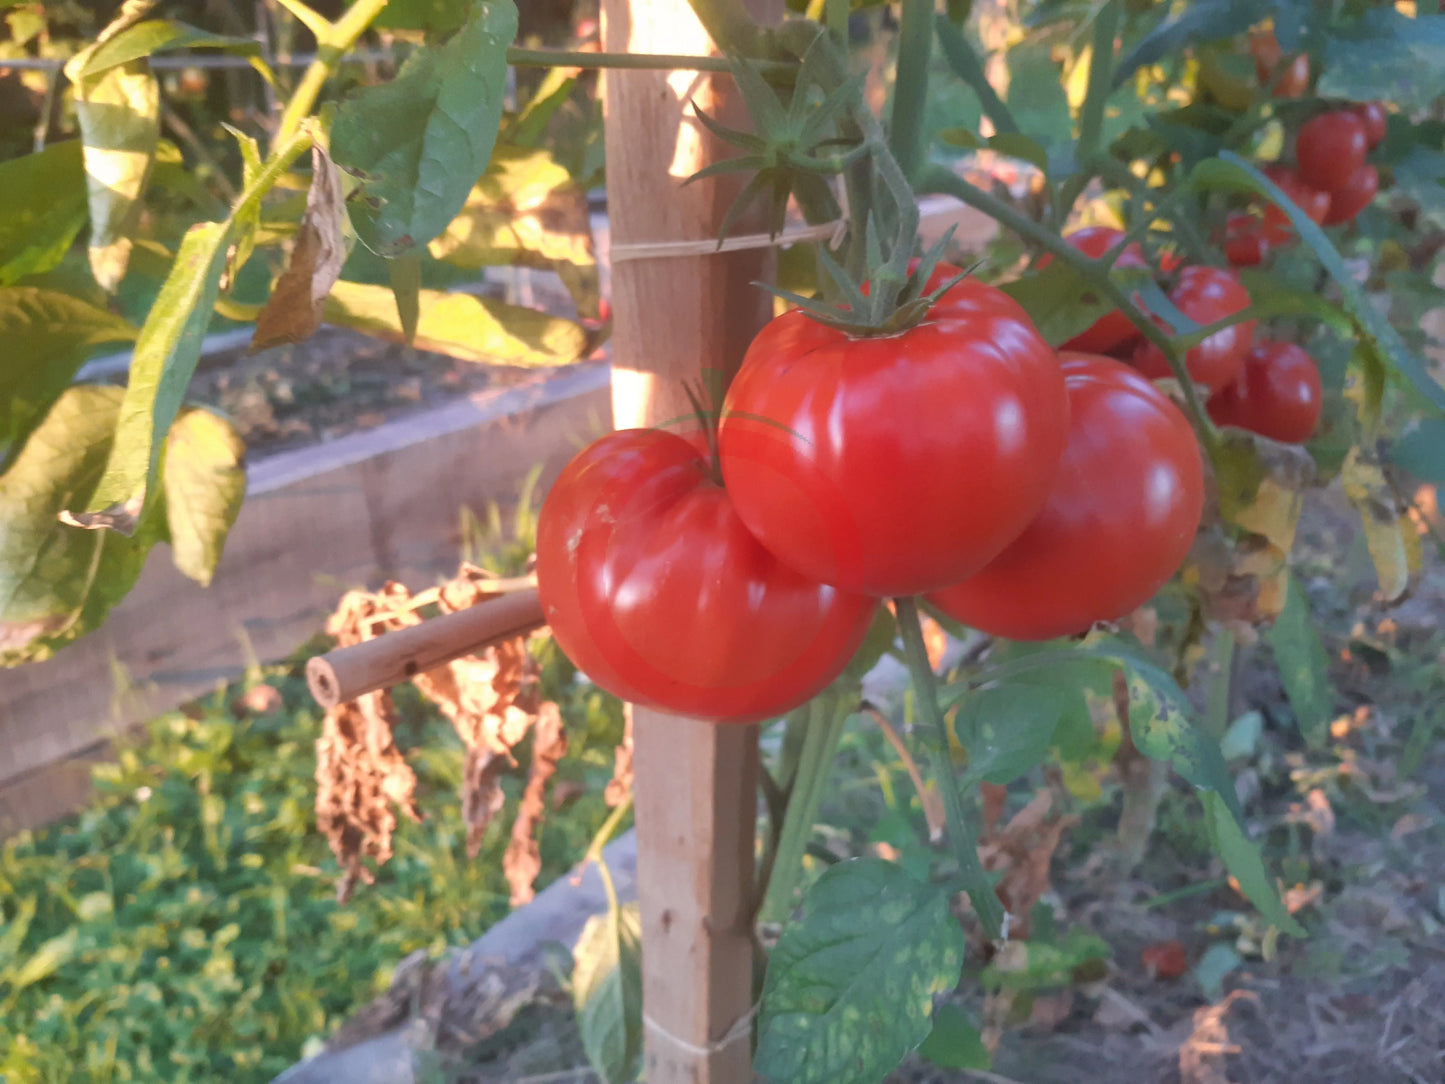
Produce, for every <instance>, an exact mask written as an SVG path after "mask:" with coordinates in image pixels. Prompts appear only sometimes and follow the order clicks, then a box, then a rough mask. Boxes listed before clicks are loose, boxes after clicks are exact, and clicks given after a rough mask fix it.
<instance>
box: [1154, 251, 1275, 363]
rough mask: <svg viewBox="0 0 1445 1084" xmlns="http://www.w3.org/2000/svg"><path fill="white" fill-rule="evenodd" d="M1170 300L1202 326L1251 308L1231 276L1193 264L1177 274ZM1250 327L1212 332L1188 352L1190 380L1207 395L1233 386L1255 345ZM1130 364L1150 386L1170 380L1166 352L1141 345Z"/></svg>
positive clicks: (1236, 326)
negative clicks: (1251, 346) (1152, 381)
mask: <svg viewBox="0 0 1445 1084" xmlns="http://www.w3.org/2000/svg"><path fill="white" fill-rule="evenodd" d="M1169 299H1170V300H1171V301H1173V302H1174V305H1175V307H1176V308H1178V309H1179V311H1180V312H1182V313H1183V314H1184V315H1185V316H1188V317H1189V318H1190V319H1191V320H1193V321H1194V322H1195V323H1196V324H1199V325H1201V326H1203V325H1206V324H1212V323H1214V322H1215V321H1216V320H1222V319H1224V318H1225V317H1226V316H1229V315H1231V314H1233V313H1236V312H1239V311H1240V310H1241V309H1245V308H1248V307H1249V293H1248V291H1246V290H1245V288H1244V287H1243V286H1241V285H1240V283H1239V279H1238V278H1237V277H1236V276H1235V275H1234V273H1233V272H1231V271H1225V270H1222V269H1221V268H1218V267H1205V266H1202V265H1197V264H1196V265H1193V266H1190V267H1186V268H1185V269H1184V270H1183V271H1182V272H1181V273H1180V275H1179V282H1178V284H1177V285H1176V286H1175V287H1174V289H1173V290H1171V291H1170V292H1169ZM1254 324H1255V322H1254V321H1253V320H1245V321H1242V322H1241V323H1238V324H1234V325H1231V326H1230V327H1227V328H1225V329H1224V330H1223V331H1216V332H1215V333H1214V334H1213V335H1211V336H1209V338H1207V339H1205V340H1204V341H1203V342H1202V343H1200V344H1199V345H1198V346H1196V347H1194V348H1193V349H1192V350H1190V351H1189V353H1188V354H1186V355H1185V358H1184V364H1185V367H1186V368H1187V369H1188V371H1189V375H1190V377H1191V378H1192V379H1193V380H1194V381H1195V382H1196V383H1199V384H1203V385H1204V386H1205V387H1207V388H1209V390H1210V391H1218V390H1219V389H1220V388H1222V387H1224V385H1226V384H1228V383H1229V382H1230V381H1231V380H1233V379H1234V378H1235V377H1236V376H1237V375H1238V374H1239V370H1240V369H1241V368H1242V367H1243V366H1244V356H1245V354H1247V353H1248V352H1249V346H1250V343H1252V342H1253V341H1254ZM1132 360H1133V363H1134V367H1135V368H1136V369H1138V370H1139V371H1140V372H1141V373H1143V374H1144V375H1145V376H1147V377H1148V378H1149V379H1151V380H1158V379H1161V378H1163V377H1170V376H1173V375H1174V370H1172V369H1170V368H1169V362H1168V360H1167V359H1166V358H1165V357H1164V352H1163V351H1162V350H1160V349H1159V348H1158V347H1157V346H1155V345H1154V344H1153V343H1151V342H1145V343H1141V344H1140V346H1139V348H1138V349H1137V350H1136V351H1135V352H1134V357H1133V359H1132Z"/></svg>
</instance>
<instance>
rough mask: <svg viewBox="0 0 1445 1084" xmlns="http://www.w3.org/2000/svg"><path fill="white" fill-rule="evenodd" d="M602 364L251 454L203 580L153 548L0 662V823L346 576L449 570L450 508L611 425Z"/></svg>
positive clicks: (314, 620)
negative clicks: (50, 641) (65, 643)
mask: <svg viewBox="0 0 1445 1084" xmlns="http://www.w3.org/2000/svg"><path fill="white" fill-rule="evenodd" d="M610 415H611V410H610V400H609V395H608V370H607V367H606V365H604V364H599V363H586V364H584V365H580V366H577V367H574V368H571V369H568V370H564V371H562V372H561V373H559V374H556V375H555V376H552V377H551V378H550V379H549V378H546V377H543V376H539V377H538V378H537V379H535V380H533V381H531V382H528V383H526V384H523V385H519V386H514V387H511V388H505V389H498V390H495V391H487V392H485V393H481V394H478V395H476V396H472V397H470V398H467V399H463V400H460V401H457V402H454V403H450V404H447V405H446V406H443V407H439V408H437V409H435V410H431V411H426V412H423V413H420V414H416V415H412V416H410V417H406V418H401V419H398V420H396V421H394V422H389V423H387V424H385V425H382V426H379V427H377V428H376V429H373V430H369V431H366V432H361V433H355V434H350V435H347V436H344V437H341V438H339V439H337V440H334V441H331V442H329V443H326V444H320V445H314V446H310V447H306V448H299V449H296V450H294V451H287V452H283V453H280V454H278V455H275V456H271V457H268V458H266V459H263V460H261V461H259V462H257V463H256V464H254V465H253V466H252V467H251V468H250V470H249V485H250V492H249V495H248V497H247V499H246V503H245V504H244V506H243V507H242V510H241V515H240V518H239V519H238V520H237V521H236V525H235V527H234V528H233V529H232V532H231V537H230V539H229V540H228V541H227V544H226V551H225V554H224V555H223V557H222V559H221V563H220V567H219V568H218V569H217V573H216V577H215V580H214V581H213V582H212V584H211V586H210V587H209V588H202V587H200V586H198V585H197V584H195V583H193V582H192V581H190V580H188V579H186V578H185V577H184V576H182V575H181V574H180V573H179V572H177V571H176V570H175V568H174V566H173V565H172V563H171V560H170V554H169V552H168V551H167V550H166V549H165V548H164V547H157V549H156V551H155V553H153V554H152V556H151V559H150V561H149V563H148V564H147V566H146V570H145V573H144V574H143V575H142V577H141V580H140V583H139V584H137V586H136V588H135V590H134V591H133V592H131V594H130V595H129V596H128V597H127V598H126V599H125V601H124V602H122V603H121V604H120V605H119V606H118V607H116V609H115V611H114V612H113V613H112V615H111V618H110V620H109V621H108V622H107V623H106V624H105V625H104V626H102V628H101V629H100V630H99V631H97V632H95V633H93V634H91V635H90V636H88V637H86V638H84V639H82V640H81V641H79V642H78V643H76V644H75V645H73V646H72V647H69V648H66V649H65V650H64V651H61V652H60V653H59V654H57V655H56V656H55V657H54V658H52V659H49V660H47V661H45V662H42V663H36V664H33V665H29V666H22V667H18V668H15V669H13V670H0V835H3V834H5V833H7V832H8V831H13V830H15V829H16V828H20V827H29V826H33V825H37V824H41V823H44V822H45V821H47V820H51V819H54V818H55V817H56V816H59V815H62V814H63V813H65V812H68V811H69V810H70V809H73V808H74V803H75V800H76V799H77V798H82V797H83V795H84V788H83V787H81V786H79V780H78V777H77V770H76V769H75V768H73V767H67V766H66V762H67V761H69V760H70V759H71V758H72V757H74V756H76V755H77V754H83V755H84V756H85V757H92V758H93V757H95V756H97V755H99V753H100V750H99V749H98V745H103V742H104V740H105V739H106V738H108V737H110V736H112V735H114V734H116V733H118V732H119V731H122V730H125V729H126V728H128V727H130V726H132V725H133V724H135V723H137V722H140V721H142V720H144V719H146V718H149V717H151V716H154V715H155V714H157V713H158V712H161V711H165V710H168V709H170V708H173V707H175V706H177V705H178V704H180V703H182V702H184V701H185V700H188V699H191V698H193V697H195V696H197V695H199V694H203V693H206V692H208V691H210V690H212V689H214V688H215V687H216V686H217V684H219V683H221V682H225V681H229V680H231V679H233V678H235V677H237V676H239V675H240V674H242V673H243V672H244V670H245V668H246V666H247V665H248V664H249V663H250V662H252V661H256V660H259V661H271V660H274V659H278V658H282V657H284V656H286V655H288V654H290V653H291V652H293V651H295V650H296V648H297V647H299V646H300V645H301V644H302V643H304V642H305V641H306V640H307V639H309V638H310V637H311V636H313V635H315V634H316V633H317V632H319V631H320V630H321V628H322V625H323V622H324V620H325V617H326V615H327V614H329V613H330V612H331V611H332V610H333V609H334V608H335V606H336V602H337V600H338V599H339V598H340V596H341V595H342V593H343V592H345V591H346V590H348V589H350V588H353V587H359V586H371V587H376V586H379V585H380V584H381V583H382V581H384V580H387V579H397V580H401V581H403V582H405V583H407V584H408V585H409V586H411V587H413V588H417V587H422V586H427V585H428V584H430V583H432V582H434V581H435V580H436V579H437V578H438V577H441V576H445V575H448V574H450V573H451V572H454V571H455V569H456V565H457V560H458V557H459V555H460V552H461V535H460V527H459V522H460V521H459V518H458V512H459V509H460V507H461V506H462V505H467V506H470V507H471V508H472V509H473V511H475V512H476V513H478V514H479V515H480V514H482V513H483V511H484V509H485V507H486V505H487V503H488V502H489V501H497V502H499V503H501V504H504V505H506V504H515V501H516V494H517V487H518V485H519V483H520V481H521V479H522V478H524V477H525V476H526V474H527V472H528V471H529V470H530V469H531V468H532V467H533V466H535V465H536V464H538V463H545V464H546V467H545V470H544V478H543V484H546V483H549V482H550V481H551V479H552V478H553V477H555V475H556V473H557V472H558V471H559V470H561V468H562V465H563V464H564V463H565V462H566V461H567V459H568V458H570V457H571V455H572V454H573V453H574V452H575V451H576V450H577V449H578V448H580V447H581V446H582V445H583V444H584V443H586V442H587V441H588V440H590V439H592V438H594V437H596V436H598V435H600V434H601V433H603V432H605V431H606V430H607V429H609V428H610V427H611V416H610Z"/></svg>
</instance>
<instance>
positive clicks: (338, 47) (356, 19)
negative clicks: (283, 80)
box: [272, 0, 387, 146]
mask: <svg viewBox="0 0 1445 1084" xmlns="http://www.w3.org/2000/svg"><path fill="white" fill-rule="evenodd" d="M386 4H387V0H356V3H354V4H352V6H351V7H349V8H348V9H347V10H346V14H345V15H343V16H342V17H341V18H339V19H337V20H336V22H334V23H332V24H331V27H330V29H329V30H327V32H326V34H325V36H324V37H318V39H317V42H316V59H315V60H313V61H312V62H311V64H310V65H309V66H308V67H307V69H306V72H305V74H303V75H302V76H301V81H300V82H299V83H297V84H296V89H295V90H294V91H292V92H291V100H290V101H288V102H287V103H286V109H285V111H283V112H282V114H281V123H280V124H279V125H277V127H276V135H275V137H274V138H273V140H272V145H273V146H280V145H281V144H282V143H284V142H285V141H286V140H287V139H288V138H289V137H290V136H291V135H292V134H293V133H294V132H295V131H296V129H297V128H299V127H300V126H301V122H302V121H303V120H305V119H306V118H307V117H308V116H310V115H311V110H312V109H313V108H314V107H315V105H316V99H317V98H319V97H320V96H321V88H322V87H324V86H325V85H326V80H327V79H329V78H331V74H332V72H334V71H335V70H336V65H337V63H338V62H339V61H340V60H341V58H342V56H344V55H345V54H346V53H347V52H349V51H350V50H351V47H352V46H353V45H355V44H356V41H357V39H358V38H360V37H361V35H362V34H364V33H365V32H366V28H367V27H369V26H370V25H371V23H372V21H373V20H374V19H375V18H376V17H377V16H378V15H380V14H381V10H382V8H384V7H386Z"/></svg>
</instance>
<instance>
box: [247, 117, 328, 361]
mask: <svg viewBox="0 0 1445 1084" xmlns="http://www.w3.org/2000/svg"><path fill="white" fill-rule="evenodd" d="M345 221H346V210H345V208H344V207H343V206H342V200H341V173H340V171H339V170H337V168H336V165H335V163H333V162H332V161H331V158H330V156H329V155H327V153H326V151H325V150H323V149H322V148H321V147H320V146H319V145H313V146H312V147H311V186H310V188H309V189H308V191H307V193H306V212H305V214H303V215H302V216H301V224H300V225H299V226H297V228H296V242H295V244H294V245H293V246H292V249H291V258H290V260H289V261H288V262H287V264H286V270H285V271H283V272H282V273H281V277H280V278H278V279H277V280H276V285H275V286H274V287H273V288H272V290H271V296H270V297H268V298H267V299H266V304H265V305H264V306H263V307H262V309H261V315H260V316H258V317H257V318H256V332H255V334H254V335H252V336H251V350H252V352H255V351H257V350H264V349H266V348H267V347H270V346H279V345H280V344H281V343H299V342H304V341H305V340H307V339H309V338H311V336H312V335H314V334H316V329H317V328H319V327H320V326H321V316H322V312H323V310H324V308H325V305H326V297H327V295H328V294H330V293H331V287H332V286H334V285H335V284H336V280H337V279H339V278H340V277H341V265H342V264H343V263H344V262H345V261H346V238H345V235H344V230H343V228H344V225H345Z"/></svg>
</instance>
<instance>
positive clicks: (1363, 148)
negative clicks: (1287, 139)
mask: <svg viewBox="0 0 1445 1084" xmlns="http://www.w3.org/2000/svg"><path fill="white" fill-rule="evenodd" d="M1294 146H1295V160H1296V161H1297V162H1298V163H1299V175H1300V178H1301V179H1302V180H1303V181H1304V183H1305V184H1307V185H1309V186H1310V187H1312V188H1318V189H1320V190H1321V191H1324V192H1329V193H1330V194H1331V195H1333V194H1334V193H1335V192H1337V191H1339V190H1340V189H1342V188H1344V187H1345V186H1346V185H1348V184H1349V183H1350V179H1351V177H1352V176H1353V175H1354V173H1355V171H1356V170H1358V169H1359V168H1360V167H1361V166H1363V165H1364V164H1365V154H1366V152H1367V151H1368V150H1369V145H1368V143H1367V141H1366V138H1365V125H1364V122H1363V121H1361V120H1360V118H1359V117H1357V116H1355V114H1354V113H1352V112H1350V111H1349V110H1345V109H1339V110H1335V111H1333V112H1330V113H1321V114H1320V115H1319V116H1317V117H1311V118H1310V119H1309V120H1307V121H1305V123H1304V124H1303V125H1301V126H1300V130H1299V135H1298V136H1296V137H1295V145H1294Z"/></svg>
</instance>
